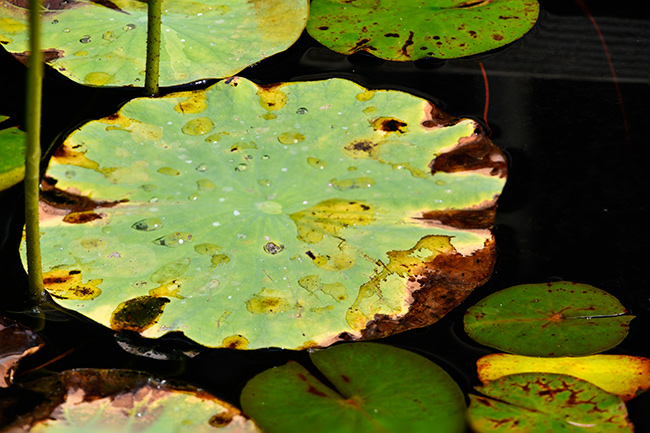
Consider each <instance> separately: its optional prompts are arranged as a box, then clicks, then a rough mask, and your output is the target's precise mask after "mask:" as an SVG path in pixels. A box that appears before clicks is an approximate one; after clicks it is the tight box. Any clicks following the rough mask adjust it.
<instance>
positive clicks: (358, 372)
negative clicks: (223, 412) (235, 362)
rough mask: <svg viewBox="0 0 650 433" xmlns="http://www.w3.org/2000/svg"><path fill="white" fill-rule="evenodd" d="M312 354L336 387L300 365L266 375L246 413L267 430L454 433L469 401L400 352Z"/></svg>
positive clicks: (254, 383)
mask: <svg viewBox="0 0 650 433" xmlns="http://www.w3.org/2000/svg"><path fill="white" fill-rule="evenodd" d="M310 357H311V359H312V361H313V362H314V364H315V365H316V367H318V369H319V370H320V371H321V372H322V373H323V374H324V375H325V377H326V378H327V379H328V380H329V381H330V382H331V383H332V384H333V385H334V387H335V388H336V390H333V389H331V388H329V387H327V386H326V385H324V384H323V383H321V382H320V381H318V379H316V378H315V377H314V376H312V375H311V374H310V373H309V372H308V371H307V370H306V369H305V368H304V367H302V366H301V365H300V364H297V363H295V362H289V363H288V364H286V365H284V366H281V367H276V368H272V369H270V370H267V371H265V372H263V373H261V374H259V375H257V376H256V377H254V378H253V379H251V380H250V381H249V382H248V383H247V384H246V386H245V387H244V390H243V391H242V397H241V402H242V408H243V409H244V411H245V412H246V413H247V414H248V415H249V416H251V417H253V419H255V421H256V422H257V423H258V424H259V425H260V427H261V428H262V429H263V430H264V431H265V432H267V433H274V432H282V433H292V432H304V431H305V429H306V428H307V426H308V429H309V431H310V432H312V433H318V432H323V433H329V432H336V433H345V432H351V433H363V432H378V431H381V432H386V433H389V432H395V433H398V432H399V433H401V432H409V433H418V432H425V433H453V432H462V431H464V429H465V422H464V412H465V399H464V397H463V394H462V392H461V390H460V389H459V388H458V385H456V383H455V382H454V381H453V380H452V379H451V377H449V375H448V374H447V373H445V371H444V370H442V369H441V368H440V367H438V366H437V365H435V364H434V363H432V362H431V361H429V360H427V359H426V358H424V357H422V356H420V355H416V354H414V353H411V352H408V351H406V350H402V349H397V348H395V347H391V346H386V345H381V344H373V343H356V344H344V345H338V346H335V347H331V348H329V349H325V350H320V351H314V352H312V353H311V354H310Z"/></svg>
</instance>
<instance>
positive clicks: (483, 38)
mask: <svg viewBox="0 0 650 433" xmlns="http://www.w3.org/2000/svg"><path fill="white" fill-rule="evenodd" d="M538 14H539V4H538V3H537V1H536V0H479V1H467V0H439V1H424V0H414V1H402V0H352V1H350V0H313V1H312V3H311V11H310V15H309V21H308V22H307V31H308V32H309V34H310V35H311V36H312V37H313V38H315V39H316V40H317V41H318V42H320V43H321V44H323V45H325V46H326V47H328V48H330V49H331V50H334V51H336V52H338V53H343V54H353V53H356V52H358V51H367V52H369V53H372V54H373V55H375V56H377V57H380V58H382V59H386V60H398V61H408V60H417V59H422V58H425V57H436V58H443V59H447V58H456V57H463V56H470V55H472V54H478V53H482V52H484V51H489V50H493V49H495V48H499V47H502V46H504V45H506V44H509V43H511V42H514V41H516V40H517V39H519V38H521V37H522V36H523V35H524V34H526V32H528V31H529V30H530V29H531V28H532V27H533V25H534V24H535V22H536V21H537V16H538Z"/></svg>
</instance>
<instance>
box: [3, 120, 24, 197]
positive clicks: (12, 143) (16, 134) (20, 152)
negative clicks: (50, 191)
mask: <svg viewBox="0 0 650 433" xmlns="http://www.w3.org/2000/svg"><path fill="white" fill-rule="evenodd" d="M7 119H8V117H6V116H2V115H0V122H4V121H5V120H7ZM25 147H26V135H25V133H24V132H23V131H21V130H20V129H18V128H17V127H15V126H13V127H10V128H3V127H2V126H1V125H0V191H2V190H5V189H7V188H9V187H11V186H13V185H15V184H17V183H18V182H20V181H21V180H23V178H24V177H25Z"/></svg>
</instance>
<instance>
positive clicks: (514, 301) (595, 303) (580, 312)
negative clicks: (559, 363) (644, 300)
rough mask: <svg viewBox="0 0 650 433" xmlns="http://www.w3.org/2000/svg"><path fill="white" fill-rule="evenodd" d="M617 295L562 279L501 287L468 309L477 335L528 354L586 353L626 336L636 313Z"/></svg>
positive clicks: (487, 342)
mask: <svg viewBox="0 0 650 433" xmlns="http://www.w3.org/2000/svg"><path fill="white" fill-rule="evenodd" d="M627 313H628V311H627V310H626V309H625V307H623V305H621V303H620V302H619V301H618V299H616V298H615V297H614V296H612V295H610V294H609V293H607V292H605V291H603V290H600V289H597V288H595V287H593V286H590V285H588V284H579V283H572V282H569V281H558V282H555V283H542V284H522V285H519V286H514V287H510V288H507V289H505V290H501V291H499V292H497V293H494V294H492V295H490V296H488V297H487V298H485V299H483V300H481V301H480V302H478V303H477V304H476V305H474V306H472V307H471V308H469V309H468V310H467V313H466V314H465V319H464V322H465V331H466V332H467V333H468V334H469V336H470V337H472V338H473V339H474V340H476V341H478V342H479V343H481V344H485V345H487V346H491V347H496V348H497V349H500V350H503V351H505V352H510V353H516V354H519V355H527V356H584V355H592V354H594V353H598V352H602V351H604V350H607V349H611V348H612V347H614V346H616V345H617V344H619V343H620V342H621V341H623V339H624V338H625V337H626V336H627V334H628V331H629V324H630V321H631V320H632V319H633V318H634V316H632V315H629V314H627Z"/></svg>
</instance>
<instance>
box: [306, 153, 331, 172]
mask: <svg viewBox="0 0 650 433" xmlns="http://www.w3.org/2000/svg"><path fill="white" fill-rule="evenodd" d="M307 164H309V165H311V166H312V167H314V168H317V169H319V170H323V169H324V168H325V167H327V163H326V162H325V161H323V160H322V159H318V158H314V157H313V156H310V157H308V158H307Z"/></svg>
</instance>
